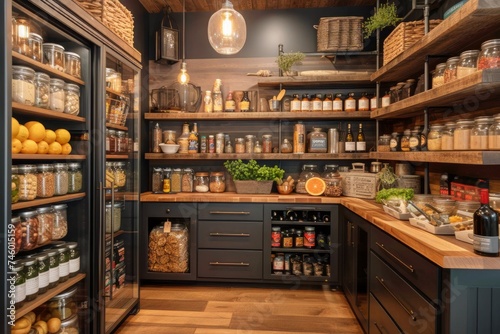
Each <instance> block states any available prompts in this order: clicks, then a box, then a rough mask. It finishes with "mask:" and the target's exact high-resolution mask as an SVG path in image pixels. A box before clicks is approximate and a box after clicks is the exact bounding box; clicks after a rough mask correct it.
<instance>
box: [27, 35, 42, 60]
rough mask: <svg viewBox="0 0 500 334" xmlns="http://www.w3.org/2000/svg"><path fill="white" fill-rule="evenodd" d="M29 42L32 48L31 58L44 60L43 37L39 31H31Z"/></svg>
mask: <svg viewBox="0 0 500 334" xmlns="http://www.w3.org/2000/svg"><path fill="white" fill-rule="evenodd" d="M28 43H29V47H30V49H31V59H34V60H36V61H39V62H42V60H43V50H42V44H43V38H42V36H40V35H39V34H37V33H34V32H30V34H29V36H28Z"/></svg>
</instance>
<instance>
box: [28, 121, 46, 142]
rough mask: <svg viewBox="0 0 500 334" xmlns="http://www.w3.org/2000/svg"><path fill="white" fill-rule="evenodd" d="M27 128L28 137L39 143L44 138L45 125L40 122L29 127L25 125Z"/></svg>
mask: <svg viewBox="0 0 500 334" xmlns="http://www.w3.org/2000/svg"><path fill="white" fill-rule="evenodd" d="M27 128H28V131H29V136H28V139H31V140H33V141H35V142H37V143H39V142H41V141H42V140H43V138H45V126H43V124H42V123H34V124H31V126H29V127H28V126H27Z"/></svg>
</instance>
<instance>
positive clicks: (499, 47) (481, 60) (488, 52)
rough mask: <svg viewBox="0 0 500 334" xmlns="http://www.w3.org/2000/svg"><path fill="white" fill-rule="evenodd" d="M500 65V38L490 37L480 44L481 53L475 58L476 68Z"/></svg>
mask: <svg viewBox="0 0 500 334" xmlns="http://www.w3.org/2000/svg"><path fill="white" fill-rule="evenodd" d="M499 67H500V39H490V40H489V41H486V42H484V43H483V44H481V53H480V54H479V57H478V58H477V69H478V70H484V69H487V68H499Z"/></svg>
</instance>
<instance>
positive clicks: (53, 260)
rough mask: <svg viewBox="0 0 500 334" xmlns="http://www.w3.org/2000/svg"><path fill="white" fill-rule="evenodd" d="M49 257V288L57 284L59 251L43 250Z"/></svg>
mask: <svg viewBox="0 0 500 334" xmlns="http://www.w3.org/2000/svg"><path fill="white" fill-rule="evenodd" d="M45 253H46V254H47V256H48V257H49V289H52V288H54V287H56V286H57V285H58V284H59V252H58V251H57V250H55V249H48V250H46V251H45Z"/></svg>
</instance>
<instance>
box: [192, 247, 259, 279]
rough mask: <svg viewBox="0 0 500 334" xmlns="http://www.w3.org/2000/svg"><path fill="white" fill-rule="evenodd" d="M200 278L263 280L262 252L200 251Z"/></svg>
mask: <svg viewBox="0 0 500 334" xmlns="http://www.w3.org/2000/svg"><path fill="white" fill-rule="evenodd" d="M198 277H217V278H241V279H245V278H249V279H261V278H262V251H251V250H233V251H227V250H212V249H202V250H199V251H198Z"/></svg>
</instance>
